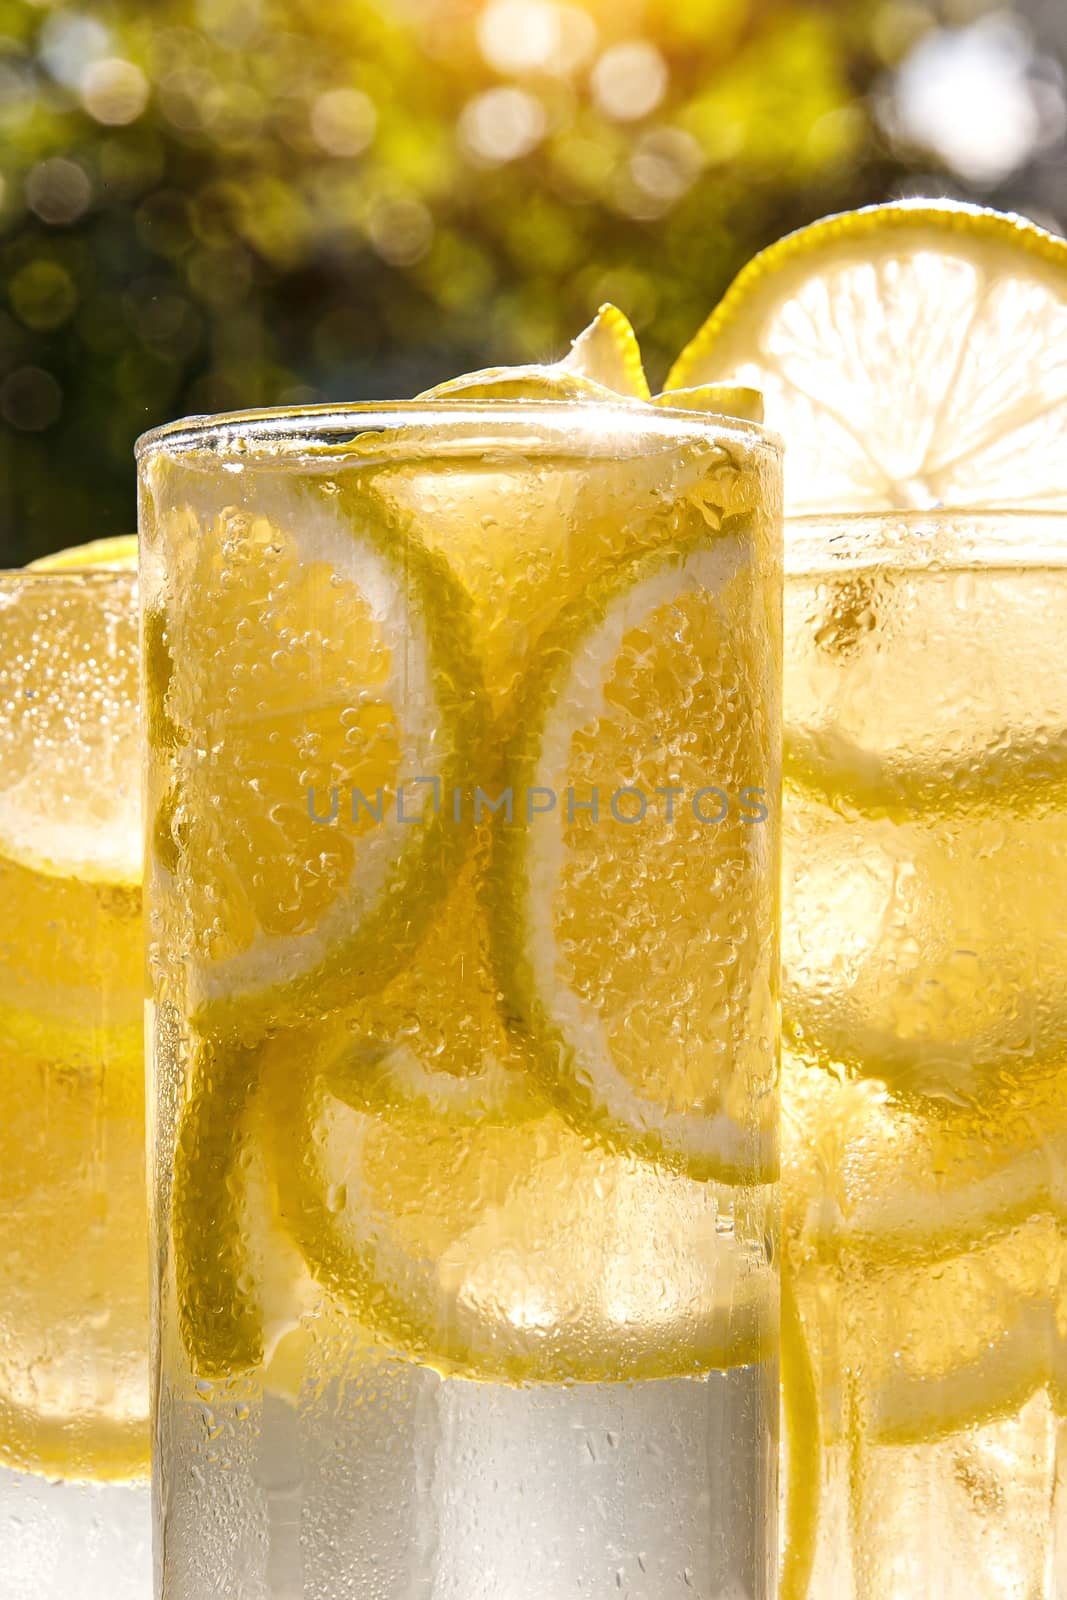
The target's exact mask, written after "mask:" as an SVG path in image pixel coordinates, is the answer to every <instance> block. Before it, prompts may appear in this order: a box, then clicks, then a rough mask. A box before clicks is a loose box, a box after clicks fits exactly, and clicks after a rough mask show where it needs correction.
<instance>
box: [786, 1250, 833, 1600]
mask: <svg viewBox="0 0 1067 1600" xmlns="http://www.w3.org/2000/svg"><path fill="white" fill-rule="evenodd" d="M780 1360H781V1368H780V1370H781V1394H782V1408H781V1429H782V1456H781V1461H782V1467H783V1481H782V1514H781V1533H782V1562H781V1572H780V1575H779V1591H778V1592H779V1596H780V1600H806V1596H807V1594H808V1591H809V1588H810V1585H811V1574H812V1571H813V1569H814V1566H815V1555H816V1547H817V1544H818V1534H819V1502H820V1500H821V1498H822V1470H823V1469H822V1437H821V1435H822V1424H821V1420H820V1416H819V1397H818V1389H817V1385H816V1379H815V1373H814V1370H813V1367H812V1361H811V1355H810V1353H809V1350H808V1344H807V1341H806V1339H805V1337H804V1324H803V1320H802V1317H801V1314H800V1308H799V1304H798V1300H797V1289H796V1285H795V1283H794V1279H793V1273H792V1270H791V1265H790V1263H789V1261H788V1259H787V1258H784V1259H783V1261H782V1282H781V1354H780Z"/></svg>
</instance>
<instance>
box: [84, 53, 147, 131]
mask: <svg viewBox="0 0 1067 1600" xmlns="http://www.w3.org/2000/svg"><path fill="white" fill-rule="evenodd" d="M80 89H81V100H82V105H83V106H84V107H85V109H86V111H88V113H89V115H90V116H91V117H94V118H95V119H96V121H97V122H103V123H105V124H107V125H108V126H110V127H122V126H124V125H125V124H126V123H128V122H136V121H137V118H138V117H139V116H140V115H141V113H142V112H143V111H144V109H145V107H146V105H147V104H148V79H147V78H146V77H145V75H144V73H143V72H142V71H141V69H140V67H138V66H135V65H134V63H133V62H132V61H124V60H123V59H122V57H121V56H107V57H105V59H104V60H102V61H94V62H92V64H91V65H90V66H88V67H86V69H85V71H84V72H83V74H82V78H81V84H80Z"/></svg>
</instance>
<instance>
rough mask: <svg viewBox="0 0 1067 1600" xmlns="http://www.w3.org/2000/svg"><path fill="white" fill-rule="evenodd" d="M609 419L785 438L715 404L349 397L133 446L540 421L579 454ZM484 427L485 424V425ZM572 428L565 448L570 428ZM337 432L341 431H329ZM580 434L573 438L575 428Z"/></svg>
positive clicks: (231, 419)
mask: <svg viewBox="0 0 1067 1600" xmlns="http://www.w3.org/2000/svg"><path fill="white" fill-rule="evenodd" d="M605 419H610V421H611V424H612V427H613V428H614V429H615V436H616V437H618V436H619V435H623V436H625V434H626V433H627V431H628V432H629V433H630V434H631V436H632V437H633V438H634V439H635V440H636V439H640V438H641V437H642V436H644V437H653V438H656V437H658V438H661V439H664V440H667V441H670V440H672V439H679V438H681V437H684V436H685V435H686V434H690V435H692V436H693V437H694V438H700V437H704V438H714V437H720V438H721V437H725V438H726V439H728V440H734V441H736V442H737V443H739V444H740V443H744V444H747V445H749V446H750V447H759V448H763V449H766V450H767V451H769V452H770V453H772V454H773V455H775V456H777V457H778V459H779V460H780V459H781V456H782V453H783V450H784V445H783V442H782V440H781V438H780V436H779V435H778V434H776V433H773V432H772V431H771V430H769V429H767V428H764V427H763V426H762V425H761V424H759V423H756V422H748V421H746V420H745V419H744V418H741V417H728V416H724V415H721V414H720V413H718V412H702V411H687V410H684V409H682V408H676V407H673V406H653V405H650V404H648V403H647V402H646V401H640V400H627V399H626V398H625V397H624V396H620V397H619V398H618V399H617V400H612V401H608V400H603V401H601V400H584V399H583V400H459V399H432V400H387V401H369V400H368V401H354V402H352V403H351V404H344V405H338V404H330V403H327V404H322V405H314V406H264V407H260V408H258V409H254V410H247V411H224V412H219V413H218V414H214V415H208V416H191V417H180V418H177V419H176V420H175V421H173V422H167V423H164V424H163V425H162V426H160V427H158V428H151V429H149V430H148V431H147V432H146V433H143V434H141V436H140V438H139V439H138V440H137V442H136V444H135V446H134V453H135V455H136V458H137V461H138V463H142V462H144V461H145V460H146V459H147V458H149V457H150V456H152V455H155V454H157V453H162V452H170V453H171V454H181V453H184V452H186V451H190V450H196V449H197V448H200V449H212V450H214V451H215V453H217V454H219V455H222V454H227V453H232V454H234V455H242V456H244V455H249V454H254V453H255V452H256V451H257V450H258V449H260V448H262V447H263V446H265V445H269V444H276V445H286V444H289V445H292V446H295V447H298V446H301V445H303V446H309V445H314V444H315V443H333V444H343V443H348V442H352V441H354V439H355V438H356V437H358V436H359V435H360V434H361V433H364V432H365V433H368V434H369V433H386V434H390V433H391V434H392V436H393V437H394V438H396V439H398V440H399V439H400V438H401V437H402V436H403V430H404V429H405V428H406V427H412V426H414V425H417V424H418V423H419V421H420V420H421V421H423V422H424V423H435V422H440V423H445V422H448V423H451V424H452V425H453V427H454V428H455V429H456V430H457V431H458V433H459V434H460V436H461V435H462V431H463V430H464V429H470V430H476V429H478V428H483V429H484V428H485V424H486V423H489V422H491V423H493V425H494V429H499V430H500V432H499V435H498V436H496V437H494V438H493V440H492V443H493V444H494V445H500V446H505V445H507V444H508V443H509V442H510V441H509V440H508V439H506V438H505V437H504V435H505V434H506V433H509V432H510V433H512V434H514V435H516V438H515V441H514V442H515V446H516V449H517V452H518V451H521V450H523V449H529V447H530V440H529V438H528V437H527V438H525V439H524V438H522V437H521V430H522V429H523V427H527V428H529V427H530V426H531V425H534V426H537V425H538V424H540V425H541V426H542V427H543V428H545V429H546V430H547V432H548V434H549V435H551V437H550V439H549V440H548V441H547V442H550V443H551V444H553V445H558V446H559V448H560V451H561V453H563V454H568V453H570V454H573V455H575V456H581V455H582V454H586V453H588V452H587V451H583V450H582V449H581V446H582V445H583V444H588V443H589V441H590V440H591V439H594V438H595V437H596V434H597V432H598V431H599V429H598V424H599V425H600V427H602V425H603V423H604V421H605ZM486 431H488V430H486ZM568 432H570V434H571V435H572V437H571V439H570V450H569V451H568V450H567V443H568V440H567V437H566V436H567V433H568ZM334 434H337V435H340V436H342V437H339V438H336V439H335V438H333V437H332V435H334ZM575 434H577V436H578V437H577V439H575V438H574V437H573V436H574V435H575Z"/></svg>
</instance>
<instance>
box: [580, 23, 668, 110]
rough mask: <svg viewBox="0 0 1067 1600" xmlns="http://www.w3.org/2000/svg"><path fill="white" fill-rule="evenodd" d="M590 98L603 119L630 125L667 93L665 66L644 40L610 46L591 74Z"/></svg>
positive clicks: (658, 54)
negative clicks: (629, 123)
mask: <svg viewBox="0 0 1067 1600" xmlns="http://www.w3.org/2000/svg"><path fill="white" fill-rule="evenodd" d="M592 86H593V96H594V98H595V100H596V103H597V105H598V106H599V108H600V110H601V111H602V112H603V113H604V115H605V116H606V117H612V118H613V119H614V120H615V121H616V122H633V121H636V120H637V118H639V117H647V116H648V114H649V112H650V111H655V109H656V107H657V106H658V105H659V103H660V101H661V100H662V99H663V96H664V95H665V94H666V92H667V63H666V62H665V61H664V59H663V57H662V56H661V55H660V53H659V51H658V50H657V49H656V47H655V45H654V44H650V43H649V42H648V40H647V39H630V40H627V41H626V42H625V43H623V44H616V45H612V47H611V49H610V50H605V51H604V54H603V55H602V56H601V57H600V59H599V60H598V61H597V63H596V65H595V66H594V68H593V73H592Z"/></svg>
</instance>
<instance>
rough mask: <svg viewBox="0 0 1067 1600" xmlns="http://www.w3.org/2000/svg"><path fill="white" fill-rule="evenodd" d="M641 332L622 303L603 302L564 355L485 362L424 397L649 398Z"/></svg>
mask: <svg viewBox="0 0 1067 1600" xmlns="http://www.w3.org/2000/svg"><path fill="white" fill-rule="evenodd" d="M648 397H649V389H648V379H647V378H646V377H645V369H644V367H643V366H642V364H641V352H640V349H639V348H638V344H637V336H636V334H635V333H634V330H633V328H632V327H631V326H630V323H629V321H628V320H627V318H626V317H625V316H624V315H623V313H622V312H621V311H620V310H619V309H618V307H617V306H612V305H603V306H601V307H600V310H599V311H598V312H597V314H596V317H595V318H594V320H593V321H592V322H591V323H590V324H589V326H588V328H586V329H585V330H584V331H583V332H582V333H580V334H579V335H578V337H577V339H575V340H574V341H573V343H572V345H571V348H570V350H569V351H568V353H567V354H566V355H565V356H564V357H563V359H562V360H561V361H555V362H547V363H540V364H538V363H531V364H529V365H527V366H519V367H485V368H483V369H482V370H481V371H478V372H465V373H464V374H463V375H462V376H461V377H458V378H448V379H446V381H445V382H444V383H439V384H437V385H436V386H435V387H434V388H433V389H427V390H426V391H425V393H424V394H421V395H419V396H418V398H419V399H420V400H571V401H573V400H599V401H601V402H613V401H618V400H619V399H620V398H621V399H630V400H647V399H648Z"/></svg>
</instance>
